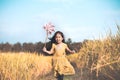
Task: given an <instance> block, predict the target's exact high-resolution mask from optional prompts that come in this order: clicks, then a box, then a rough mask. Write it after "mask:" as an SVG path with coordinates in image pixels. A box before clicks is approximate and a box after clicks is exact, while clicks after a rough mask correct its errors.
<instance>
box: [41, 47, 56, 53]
mask: <svg viewBox="0 0 120 80" xmlns="http://www.w3.org/2000/svg"><path fill="white" fill-rule="evenodd" d="M43 51H44V52H46V53H48V54H53V53H54V47H53V45H52V48H51V50H50V51H48V50H47V49H46V47H43Z"/></svg>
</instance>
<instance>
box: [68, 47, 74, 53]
mask: <svg viewBox="0 0 120 80" xmlns="http://www.w3.org/2000/svg"><path fill="white" fill-rule="evenodd" d="M66 50H67V51H69V52H70V53H75V51H74V50H70V49H69V48H68V46H67V48H66Z"/></svg>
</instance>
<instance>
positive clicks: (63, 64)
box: [43, 31, 75, 80]
mask: <svg viewBox="0 0 120 80" xmlns="http://www.w3.org/2000/svg"><path fill="white" fill-rule="evenodd" d="M51 42H52V48H51V50H50V51H48V50H47V49H46V47H44V48H43V51H44V52H46V53H48V54H53V68H54V76H55V77H57V78H58V80H63V76H64V75H73V74H75V70H74V68H73V66H72V65H71V64H70V62H69V61H68V60H67V58H66V50H67V51H69V52H70V53H74V52H75V51H72V50H70V49H69V48H68V46H67V44H65V39H64V34H63V33H62V32H60V31H57V32H56V33H55V34H54V36H53V37H52V39H51Z"/></svg>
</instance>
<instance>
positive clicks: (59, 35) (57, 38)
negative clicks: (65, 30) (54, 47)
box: [55, 33, 63, 44]
mask: <svg viewBox="0 0 120 80" xmlns="http://www.w3.org/2000/svg"><path fill="white" fill-rule="evenodd" d="M55 40H56V42H57V43H58V44H59V43H61V42H62V40H63V37H62V36H61V34H59V33H58V34H56V36H55Z"/></svg>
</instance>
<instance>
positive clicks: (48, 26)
mask: <svg viewBox="0 0 120 80" xmlns="http://www.w3.org/2000/svg"><path fill="white" fill-rule="evenodd" d="M43 28H44V29H45V31H46V39H45V47H46V41H47V39H48V35H49V34H52V32H54V31H55V29H54V28H55V26H54V25H53V24H52V23H50V22H49V23H48V24H45V25H44V26H43Z"/></svg>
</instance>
